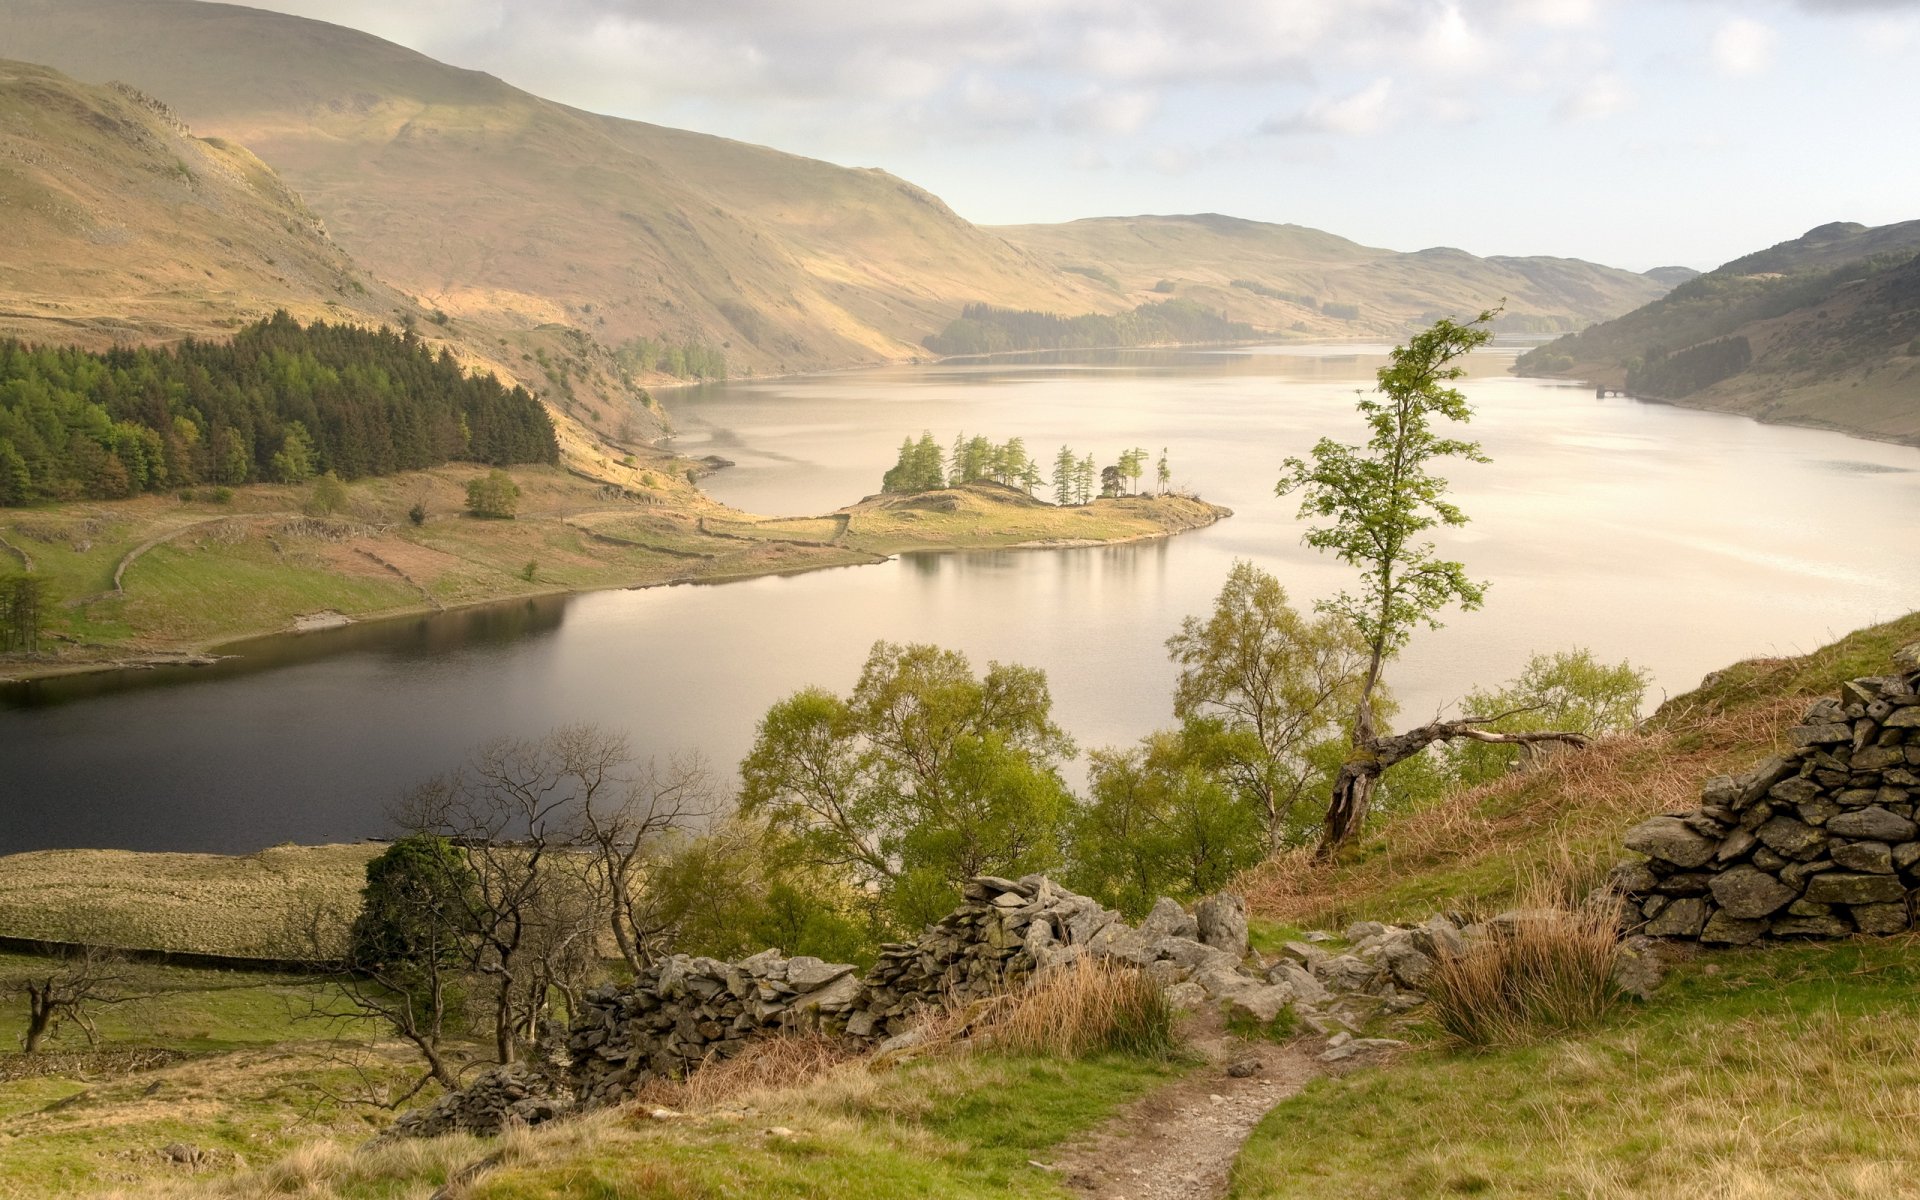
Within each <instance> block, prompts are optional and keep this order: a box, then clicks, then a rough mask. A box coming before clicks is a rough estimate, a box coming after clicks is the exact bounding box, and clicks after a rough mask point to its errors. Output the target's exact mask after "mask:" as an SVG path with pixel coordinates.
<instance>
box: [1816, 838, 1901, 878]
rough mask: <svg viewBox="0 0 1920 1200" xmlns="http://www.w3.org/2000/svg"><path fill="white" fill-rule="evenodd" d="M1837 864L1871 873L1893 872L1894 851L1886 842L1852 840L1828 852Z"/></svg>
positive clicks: (1889, 873)
mask: <svg viewBox="0 0 1920 1200" xmlns="http://www.w3.org/2000/svg"><path fill="white" fill-rule="evenodd" d="M1827 853H1828V854H1830V855H1832V857H1833V861H1834V863H1835V864H1836V865H1838V866H1841V867H1844V868H1846V869H1847V870H1849V871H1864V872H1866V873H1868V874H1870V875H1891V874H1893V851H1892V849H1891V848H1889V847H1888V845H1887V844H1886V843H1885V842H1851V843H1849V844H1847V845H1845V846H1835V847H1834V848H1833V849H1832V850H1829V851H1828V852H1827Z"/></svg>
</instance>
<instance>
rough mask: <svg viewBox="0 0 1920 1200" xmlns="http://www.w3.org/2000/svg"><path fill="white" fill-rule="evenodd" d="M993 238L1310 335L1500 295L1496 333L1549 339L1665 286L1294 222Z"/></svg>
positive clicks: (1127, 290)
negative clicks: (1397, 243) (1362, 240)
mask: <svg viewBox="0 0 1920 1200" xmlns="http://www.w3.org/2000/svg"><path fill="white" fill-rule="evenodd" d="M998 232H999V233H1000V234H1002V235H1003V236H1004V237H1006V238H1007V240H1008V241H1011V242H1012V243H1013V244H1015V245H1017V246H1021V247H1024V248H1025V249H1027V250H1028V251H1030V252H1031V253H1033V254H1034V255H1035V256H1037V257H1039V258H1041V259H1042V260H1044V261H1047V262H1050V263H1053V264H1054V265H1056V266H1058V267H1060V268H1061V269H1062V270H1066V271H1072V272H1078V273H1082V274H1085V275H1086V276H1088V277H1089V278H1091V279H1094V280H1095V281H1096V282H1100V283H1102V284H1103V285H1104V286H1106V287H1107V288H1108V289H1109V290H1111V291H1113V292H1115V293H1116V294H1122V295H1125V296H1127V297H1128V298H1129V299H1130V300H1131V302H1132V303H1136V304H1137V303H1139V302H1140V300H1141V299H1142V298H1146V297H1148V296H1150V295H1152V294H1154V292H1155V290H1156V289H1158V290H1159V293H1160V294H1162V295H1164V294H1166V293H1167V291H1169V290H1171V292H1172V294H1174V295H1176V296H1178V297H1180V298H1182V299H1185V300H1190V301H1194V302H1196V303H1199V304H1202V305H1205V306H1207V307H1209V308H1214V309H1225V310H1226V311H1227V313H1228V315H1229V316H1230V317H1232V318H1233V319H1235V320H1239V321H1247V322H1250V323H1252V324H1255V325H1259V326H1262V327H1265V328H1270V329H1274V330H1281V331H1288V332H1295V333H1309V334H1314V335H1320V336H1333V337H1341V336H1346V337H1351V336H1355V335H1364V334H1387V335H1393V334H1398V333H1400V332H1403V331H1404V330H1405V329H1407V327H1408V326H1410V325H1414V324H1417V323H1419V322H1421V321H1422V320H1424V319H1430V318H1431V317H1432V316H1435V315H1456V316H1457V315H1461V314H1463V313H1465V312H1467V311H1468V310H1478V309H1480V308H1488V307H1492V306H1493V305H1495V304H1497V303H1498V302H1499V301H1500V299H1501V297H1503V296H1504V297H1505V298H1506V301H1507V311H1506V314H1505V316H1504V317H1503V318H1502V320H1501V327H1502V328H1503V329H1508V330H1512V331H1515V332H1532V333H1552V332H1559V331H1563V330H1572V329H1576V328H1579V327H1580V326H1582V325H1585V324H1589V323H1591V322H1594V321H1604V320H1606V319H1607V318H1609V317H1612V316H1616V315H1618V314H1620V313H1622V312H1626V311H1628V310H1629V309H1632V308H1633V307H1635V306H1637V305H1640V304H1644V303H1646V302H1647V301H1649V300H1652V299H1654V298H1655V297H1657V296H1659V295H1660V294H1661V293H1663V292H1665V291H1666V290H1667V288H1668V287H1670V286H1671V284H1670V283H1669V282H1667V281H1666V280H1667V279H1670V278H1671V276H1670V275H1669V276H1666V277H1664V278H1656V277H1655V276H1654V275H1638V274H1635V273H1633V272H1631V271H1622V270H1617V269H1615V268H1613V267H1603V266H1599V265H1596V264H1594V263H1589V262H1582V261H1580V260H1579V259H1569V258H1505V257H1494V258H1479V257H1476V256H1475V255H1472V254H1468V253H1467V252H1465V251H1464V250H1454V249H1450V248H1446V247H1437V248H1434V249H1429V250H1419V251H1414V252H1412V253H1400V252H1397V251H1393V250H1381V249H1378V248H1376V247H1372V246H1363V245H1360V244H1359V243H1358V242H1351V241H1348V240H1347V239H1346V238H1343V237H1337V236H1335V235H1334V234H1331V233H1325V232H1322V231H1320V230H1318V229H1309V228H1307V227H1305V226H1302V225H1274V224H1267V223H1263V222H1259V221H1246V220H1241V219H1239V218H1236V217H1226V216H1221V215H1219V214H1217V213H1202V214H1197V215H1189V216H1139V217H1099V218H1093V219H1090V220H1084V221H1070V222H1067V223H1066V224H1063V225H1015V226H1004V227H1001V228H999V229H998ZM1662 270H1663V271H1670V270H1672V269H1671V268H1662Z"/></svg>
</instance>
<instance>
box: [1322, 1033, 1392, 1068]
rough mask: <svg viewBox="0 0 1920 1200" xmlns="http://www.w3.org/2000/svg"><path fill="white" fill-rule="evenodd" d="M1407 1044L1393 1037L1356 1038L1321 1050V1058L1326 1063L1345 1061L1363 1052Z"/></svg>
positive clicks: (1382, 1050) (1378, 1050)
mask: <svg viewBox="0 0 1920 1200" xmlns="http://www.w3.org/2000/svg"><path fill="white" fill-rule="evenodd" d="M1405 1045H1406V1043H1405V1042H1401V1041H1395V1040H1394V1039H1393V1038H1354V1039H1353V1040H1351V1041H1348V1042H1344V1043H1342V1044H1340V1045H1338V1046H1333V1047H1330V1048H1329V1049H1327V1050H1323V1051H1321V1053H1320V1055H1319V1058H1320V1061H1321V1062H1324V1063H1334V1062H1344V1061H1346V1060H1347V1059H1350V1058H1357V1057H1359V1056H1360V1055H1363V1054H1370V1053H1380V1052H1385V1051H1388V1050H1397V1049H1399V1048H1400V1047H1402V1046H1405Z"/></svg>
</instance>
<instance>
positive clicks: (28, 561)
mask: <svg viewBox="0 0 1920 1200" xmlns="http://www.w3.org/2000/svg"><path fill="white" fill-rule="evenodd" d="M0 546H5V547H6V548H7V549H9V550H11V551H13V552H14V553H15V554H17V555H19V556H20V567H21V569H22V570H24V571H26V573H27V574H29V575H31V574H33V555H31V554H28V553H27V552H26V551H25V550H22V549H21V548H20V547H18V546H16V545H14V544H13V543H12V542H10V541H8V540H7V539H6V537H5V535H0Z"/></svg>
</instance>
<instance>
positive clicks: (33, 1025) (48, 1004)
mask: <svg viewBox="0 0 1920 1200" xmlns="http://www.w3.org/2000/svg"><path fill="white" fill-rule="evenodd" d="M27 996H28V999H29V1008H28V1012H27V1038H26V1044H25V1045H24V1046H23V1047H22V1048H21V1053H23V1054H38V1053H39V1052H40V1044H41V1043H42V1042H44V1041H46V1040H47V1032H48V1031H49V1030H51V1029H52V1028H53V1012H54V1006H53V1003H52V1000H51V998H47V999H45V1000H44V1001H43V999H42V996H41V993H40V992H39V991H38V990H37V989H34V988H31V987H30V988H28V989H27Z"/></svg>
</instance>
